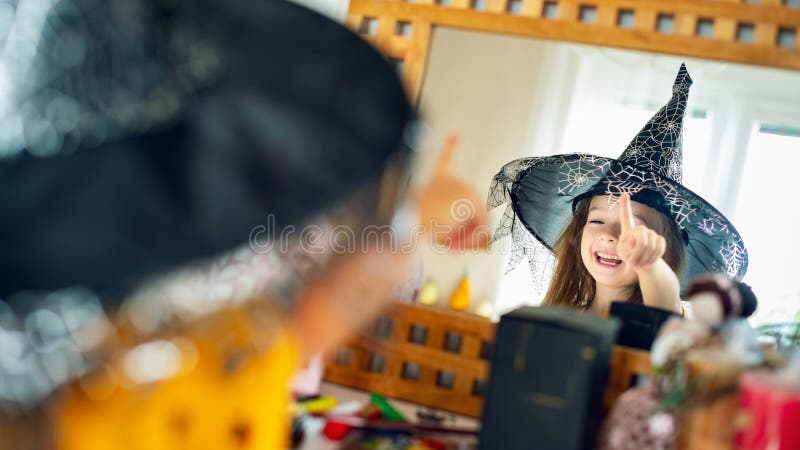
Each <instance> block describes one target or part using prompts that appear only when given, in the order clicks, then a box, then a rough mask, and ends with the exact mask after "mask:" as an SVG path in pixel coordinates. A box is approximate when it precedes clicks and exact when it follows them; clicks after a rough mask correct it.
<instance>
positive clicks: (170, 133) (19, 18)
mask: <svg viewBox="0 0 800 450" xmlns="http://www.w3.org/2000/svg"><path fill="white" fill-rule="evenodd" d="M36 14H39V15H40V16H36ZM25 26H28V27H29V29H22V27H25ZM36 32H38V33H36ZM1 39H5V44H6V45H5V47H6V51H5V53H4V54H3V70H4V71H5V73H6V74H8V78H9V79H10V80H11V81H12V82H13V83H14V84H13V90H12V94H13V95H12V96H11V98H10V99H8V100H9V103H10V105H9V106H8V107H6V108H0V121H2V123H3V124H4V126H3V127H0V128H3V130H2V131H0V151H2V154H3V157H2V158H0V189H1V190H2V192H3V195H2V196H0V247H2V248H3V255H2V257H0V297H2V296H3V295H7V294H9V293H13V292H15V291H18V290H21V289H57V288H61V287H64V286H70V285H73V284H82V285H85V286H89V287H91V288H93V289H98V290H103V289H107V288H110V289H113V288H116V287H118V286H121V285H125V284H128V283H131V282H135V281H136V280H139V279H141V278H142V277H145V276H147V275H148V274H151V273H154V272H158V271H161V270H163V269H165V268H169V267H174V266H176V265H178V264H181V263H184V262H186V261H191V260H193V259H196V258H199V257H203V256H208V255H213V254H215V253H218V252H220V251H223V250H226V249H230V248H232V247H233V246H234V245H236V244H240V243H244V242H246V241H247V238H248V233H249V231H250V230H251V229H252V228H253V227H254V226H256V225H259V224H264V223H265V222H266V220H267V216H268V215H272V216H273V217H274V219H275V222H274V223H275V226H276V227H284V226H288V225H297V224H298V223H299V222H300V221H301V220H302V219H303V218H305V217H307V216H308V215H309V214H310V213H312V212H314V211H317V210H319V209H321V208H323V207H326V206H330V205H332V204H334V203H335V202H337V201H339V200H341V199H342V198H343V197H344V196H345V195H346V194H348V193H352V192H353V191H354V190H356V189H357V188H358V187H359V186H361V185H363V183H365V182H366V181H367V180H372V181H375V180H377V178H378V177H379V175H380V174H381V172H382V168H383V167H384V166H385V165H386V164H387V163H388V162H389V161H390V160H392V159H393V158H396V157H397V155H400V154H407V152H408V149H407V147H406V146H405V145H404V142H403V133H404V130H405V129H406V125H408V124H409V123H411V121H412V118H413V112H412V109H411V107H410V106H409V102H408V101H407V99H406V96H405V93H404V91H403V89H402V87H401V85H400V82H399V80H398V77H397V76H396V73H395V72H394V70H393V69H392V68H391V66H390V65H389V64H387V63H386V62H385V61H384V60H383V58H382V57H381V56H380V55H379V54H378V53H377V52H376V51H374V50H373V49H372V48H371V47H370V46H369V45H368V44H366V43H365V42H363V40H362V39H360V38H359V37H358V36H356V35H355V34H353V33H351V32H350V31H348V30H346V29H345V28H344V27H342V26H341V25H339V24H337V23H335V22H333V21H331V20H329V19H327V18H325V17H323V16H321V15H319V14H317V13H314V12H311V11H309V10H307V9H305V8H303V7H300V6H297V5H295V4H291V3H288V2H284V1H278V0H269V1H258V2H251V1H244V0H233V1H228V0H226V1H211V0H191V1H179V0H111V1H107V2H106V1H99V0H64V1H60V2H54V5H53V6H52V8H51V9H49V10H48V9H42V11H38V12H37V11H31V10H30V8H28V9H24V8H22V6H20V7H19V8H18V9H17V12H16V19H15V23H14V27H12V28H11V30H10V32H9V33H8V35H6V36H4V37H3V38H1ZM9 124H12V125H13V126H10V125H9Z"/></svg>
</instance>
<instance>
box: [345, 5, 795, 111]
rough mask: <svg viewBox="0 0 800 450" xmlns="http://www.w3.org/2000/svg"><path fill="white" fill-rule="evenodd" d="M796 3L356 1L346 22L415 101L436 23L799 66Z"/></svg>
mask: <svg viewBox="0 0 800 450" xmlns="http://www.w3.org/2000/svg"><path fill="white" fill-rule="evenodd" d="M789 3H790V2H789V0H758V3H749V2H746V0H671V1H668V2H666V1H658V0H414V3H407V2H406V1H403V0H351V1H350V7H349V10H348V13H347V18H346V24H347V25H348V26H349V27H350V28H351V29H353V30H355V31H356V32H357V33H359V34H361V35H362V36H363V37H364V38H365V39H366V40H368V41H370V42H371V43H372V44H374V45H375V46H376V47H378V48H379V49H381V51H383V52H384V54H385V55H386V56H387V57H388V58H389V59H390V61H392V62H393V63H394V64H396V65H397V66H398V70H399V71H400V73H401V76H402V78H403V81H404V82H405V84H406V87H407V89H408V91H409V95H410V96H411V97H412V98H413V99H416V98H417V96H418V95H419V88H420V86H421V83H422V78H423V75H424V73H425V65H426V63H427V57H428V50H429V48H430V41H431V36H432V34H433V33H432V32H433V28H434V27H436V26H445V27H450V28H460V29H465V30H474V31H485V32H491V33H499V34H509V35H516V36H528V37H533V38H542V39H551V40H560V41H568V42H577V43H584V44H594V45H601V46H607V47H618V48H626V49H634V50H643V51H649V52H656V53H667V54H673V55H684V56H690V57H698V58H706V59H712V60H722V61H731V62H737V63H745V64H755V65H761V66H769V67H777V68H784V69H794V70H800V47H799V46H798V39H797V30H798V29H800V5H797V6H796V7H793V6H788V4H789ZM623 19H628V20H623ZM630 19H632V23H631V20H630ZM629 23H630V25H628V24H629Z"/></svg>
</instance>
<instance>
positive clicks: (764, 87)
mask: <svg viewBox="0 0 800 450" xmlns="http://www.w3.org/2000/svg"><path fill="white" fill-rule="evenodd" d="M682 62H685V63H686V66H687V68H688V69H689V72H690V74H691V76H692V78H693V79H694V84H693V86H692V90H691V94H690V96H689V101H688V105H687V112H686V117H685V119H684V130H683V149H684V150H683V152H684V174H683V184H684V185H685V186H686V187H688V188H689V189H691V190H692V191H694V192H695V193H697V194H699V195H700V196H702V197H703V198H705V199H706V200H708V201H709V202H710V203H711V204H713V205H714V206H715V207H717V209H719V210H720V211H721V212H722V213H723V214H724V215H725V216H726V217H727V218H728V219H729V220H731V222H733V223H734V224H735V226H736V228H737V229H738V231H739V233H740V234H741V236H742V238H743V239H744V242H745V244H746V246H747V249H748V252H749V256H750V264H749V269H748V272H747V275H746V276H745V278H744V281H745V282H747V283H748V284H750V285H751V286H752V287H753V289H754V291H755V292H756V294H757V295H758V298H759V302H760V304H759V308H758V311H757V312H756V314H755V315H754V316H753V317H752V318H751V321H752V322H753V323H755V324H760V323H768V322H785V321H789V320H792V319H793V318H795V317H796V315H797V314H798V312H800V286H797V285H796V284H795V283H794V282H793V280H794V278H795V277H796V274H795V272H796V268H797V264H796V263H795V262H794V255H796V254H798V253H800V243H798V241H797V239H795V238H794V234H795V233H794V230H795V224H796V223H797V222H798V219H800V212H798V211H797V209H796V208H795V207H793V206H792V205H793V204H794V203H795V202H794V198H793V193H794V192H795V191H796V190H797V186H796V185H795V184H794V182H793V180H794V179H795V176H794V171H795V167H796V166H797V164H798V163H800V153H798V151H797V149H798V148H799V144H800V114H799V113H800V101H799V100H800V74H798V73H795V72H792V71H787V70H779V69H768V68H763V67H756V66H746V65H740V64H732V63H722V62H717V61H708V60H699V59H693V58H683V57H676V56H669V55H661V54H651V53H643V52H634V51H627V50H620V49H611V48H604V47H595V46H588V45H578V44H570V43H563V42H553V41H544V40H537V39H531V38H522V37H514V36H504V35H496V34H489V33H481V32H473V31H464V30H458V29H449V28H437V29H436V30H435V31H434V35H433V38H432V41H431V49H430V54H429V59H428V63H427V68H426V73H425V76H424V78H423V80H422V86H421V90H420V99H419V102H420V109H421V111H422V112H423V114H424V115H425V117H426V118H427V120H428V123H429V125H430V130H431V133H430V136H429V142H430V145H431V146H432V147H433V146H435V145H439V143H440V142H441V141H442V140H444V139H445V136H446V134H447V133H449V132H451V131H456V132H458V133H460V135H461V138H462V144H461V149H460V151H459V153H458V155H457V156H456V157H455V158H454V161H453V168H454V169H455V170H456V172H457V173H458V174H459V175H460V176H461V177H462V178H464V179H465V180H468V182H469V183H470V184H471V185H472V186H473V187H474V188H475V189H476V190H477V191H479V192H486V191H487V190H488V187H489V183H490V181H491V179H492V176H493V175H494V174H495V173H496V172H497V171H498V170H499V169H500V168H501V167H502V166H503V164H505V163H507V162H509V161H511V160H513V159H517V158H522V157H527V156H546V155H552V154H567V153H590V154H595V155H600V156H606V157H611V158H616V157H618V156H619V155H620V154H621V153H622V151H623V150H624V149H625V147H626V146H627V145H628V143H630V141H631V139H632V138H633V137H634V136H635V135H636V133H637V132H638V131H639V130H640V129H641V127H642V126H643V125H644V124H645V123H646V122H647V120H649V119H650V117H652V115H653V114H654V113H655V112H656V111H657V110H658V109H659V108H660V107H661V106H662V105H663V104H664V103H665V102H666V100H667V99H668V98H669V96H670V94H671V92H670V88H671V86H672V81H673V79H674V77H675V73H676V72H677V69H678V67H679V66H680V64H681V63H682ZM433 150H435V148H434V149H433ZM435 160H436V151H430V152H420V160H419V161H418V164H419V169H420V171H419V172H420V173H421V174H425V173H426V172H430V171H431V168H432V167H433V165H434V164H435ZM421 178H423V179H424V178H425V176H421ZM478 207H479V208H482V207H484V205H478ZM503 209H504V208H497V210H493V211H492V212H491V217H492V219H493V220H494V223H496V221H497V220H498V219H499V215H501V214H502V212H503V211H502V210H503ZM500 244H501V245H497V244H495V246H494V247H492V249H490V250H489V251H488V252H482V253H478V254H476V253H472V254H469V255H459V256H453V255H441V254H435V252H429V253H431V254H428V255H425V261H426V262H425V266H426V273H427V274H428V275H429V276H430V277H432V278H434V279H436V280H437V282H439V283H440V284H442V285H443V286H447V285H451V284H452V285H455V284H456V283H457V282H458V279H459V278H460V277H461V276H463V275H464V274H469V276H470V278H471V282H472V288H473V290H474V292H475V293H476V294H477V296H478V297H482V298H491V299H494V300H493V303H494V305H493V311H494V314H495V315H497V314H499V313H502V312H504V311H507V310H508V309H510V308H512V307H515V306H517V305H520V304H538V303H540V302H541V301H542V297H543V295H544V291H545V290H546V287H547V285H546V283H545V284H544V288H541V285H542V283H534V280H533V278H534V277H535V276H536V274H531V272H530V271H529V270H528V269H527V265H526V264H520V265H519V266H518V267H517V268H516V269H515V270H512V271H510V272H509V273H505V272H506V267H507V265H508V259H509V257H510V251H509V245H510V244H508V243H506V244H505V245H503V244H502V243H500Z"/></svg>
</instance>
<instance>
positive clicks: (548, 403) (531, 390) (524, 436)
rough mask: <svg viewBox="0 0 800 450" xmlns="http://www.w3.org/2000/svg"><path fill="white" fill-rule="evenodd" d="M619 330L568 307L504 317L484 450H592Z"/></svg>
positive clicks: (484, 430) (483, 436) (488, 402)
mask: <svg viewBox="0 0 800 450" xmlns="http://www.w3.org/2000/svg"><path fill="white" fill-rule="evenodd" d="M618 326H619V325H618V323H617V322H616V320H614V319H601V318H599V317H596V316H594V315H592V314H588V313H582V312H579V311H576V310H573V309H569V308H564V307H538V308H534V307H522V308H519V309H516V310H514V311H512V312H510V313H508V314H505V315H503V316H502V317H501V318H500V324H499V325H498V327H497V334H496V337H495V344H494V355H493V357H492V367H491V373H490V376H489V388H488V391H487V395H486V402H485V404H484V409H483V428H482V429H481V435H480V449H481V450H530V449H541V450H548V449H552V450H556V449H558V450H572V449H593V448H594V446H595V440H596V435H597V432H598V429H599V426H600V420H601V414H602V406H603V393H604V391H605V387H606V381H607V379H608V368H609V360H610V358H611V350H612V347H613V344H614V340H615V338H616V335H617V329H618Z"/></svg>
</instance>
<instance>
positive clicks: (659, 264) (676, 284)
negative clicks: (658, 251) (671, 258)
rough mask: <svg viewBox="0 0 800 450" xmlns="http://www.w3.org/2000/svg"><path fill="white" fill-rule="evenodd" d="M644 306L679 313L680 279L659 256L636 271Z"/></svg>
mask: <svg viewBox="0 0 800 450" xmlns="http://www.w3.org/2000/svg"><path fill="white" fill-rule="evenodd" d="M636 272H637V273H638V274H639V288H640V289H641V290H642V301H644V304H645V306H651V307H654V308H661V309H667V310H670V311H675V312H676V313H678V314H680V313H681V302H680V281H679V280H678V276H677V275H675V272H673V271H672V268H671V267H670V266H669V265H668V264H667V263H666V261H664V260H663V259H662V258H661V257H659V258H658V259H657V260H656V261H655V262H654V263H652V264H650V265H649V266H643V267H641V268H638V269H637V271H636Z"/></svg>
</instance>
